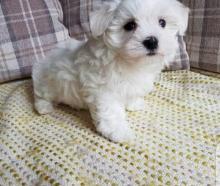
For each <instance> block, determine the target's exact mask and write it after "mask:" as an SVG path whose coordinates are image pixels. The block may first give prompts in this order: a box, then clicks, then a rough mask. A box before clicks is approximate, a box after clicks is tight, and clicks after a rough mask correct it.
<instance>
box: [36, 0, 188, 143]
mask: <svg viewBox="0 0 220 186" xmlns="http://www.w3.org/2000/svg"><path fill="white" fill-rule="evenodd" d="M188 13H189V9H188V8H186V7H185V6H184V5H182V4H181V3H179V2H178V1H176V0H121V1H118V0H115V1H111V3H109V2H107V1H106V2H105V3H104V5H103V6H101V8H100V9H99V10H97V11H95V12H92V13H91V15H90V27H91V31H92V37H91V38H90V39H89V40H88V41H87V42H86V43H85V44H84V43H76V44H75V45H72V44H70V45H69V46H68V45H67V46H65V47H62V48H61V47H60V48H59V49H56V51H54V52H53V53H52V54H51V55H50V56H47V57H46V59H45V60H44V61H43V62H41V63H38V64H35V65H34V67H33V75H32V77H33V84H34V97H35V108H36V110H37V111H38V112H39V113H40V114H47V113H50V112H51V111H52V110H53V105H54V103H65V104H68V105H70V106H71V107H73V108H76V109H89V111H90V113H91V116H92V119H93V121H94V124H95V127H96V129H97V131H98V132H99V133H100V134H102V135H103V136H104V137H106V138H108V139H110V140H112V141H114V142H126V141H128V140H132V139H133V137H134V135H133V132H132V130H131V129H130V127H129V124H128V122H127V120H126V110H129V111H136V110H141V109H143V108H144V105H145V104H144V96H145V95H146V94H147V93H149V92H151V91H152V90H153V88H154V81H155V78H156V77H158V75H159V74H160V72H161V70H162V69H163V68H164V67H165V66H166V65H169V63H170V62H172V60H173V59H174V57H175V54H176V51H177V48H178V41H177V37H178V35H183V34H184V32H185V30H186V28H187V24H188Z"/></svg>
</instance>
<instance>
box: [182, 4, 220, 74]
mask: <svg viewBox="0 0 220 186" xmlns="http://www.w3.org/2000/svg"><path fill="white" fill-rule="evenodd" d="M181 1H182V2H183V3H184V4H185V5H187V6H188V7H190V9H191V15H190V20H189V28H188V31H187V37H186V44H187V49H188V51H189V55H190V62H191V66H192V67H194V68H198V69H203V70H208V71H213V72H218V73H220V1H219V0H181Z"/></svg>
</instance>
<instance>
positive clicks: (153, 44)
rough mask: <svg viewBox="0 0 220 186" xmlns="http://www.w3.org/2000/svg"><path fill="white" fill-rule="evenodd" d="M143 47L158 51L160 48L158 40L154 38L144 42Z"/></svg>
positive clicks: (148, 38)
mask: <svg viewBox="0 0 220 186" xmlns="http://www.w3.org/2000/svg"><path fill="white" fill-rule="evenodd" d="M143 45H144V46H145V48H146V49H148V50H151V51H153V50H156V49H157V48H158V39H157V38H156V37H154V36H150V37H147V38H146V40H144V41H143Z"/></svg>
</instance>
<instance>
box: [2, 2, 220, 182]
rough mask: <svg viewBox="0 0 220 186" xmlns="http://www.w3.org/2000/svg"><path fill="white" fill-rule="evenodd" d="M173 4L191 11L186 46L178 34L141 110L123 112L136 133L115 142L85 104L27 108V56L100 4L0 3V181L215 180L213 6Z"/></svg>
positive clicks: (219, 78) (38, 53) (219, 27)
mask: <svg viewBox="0 0 220 186" xmlns="http://www.w3.org/2000/svg"><path fill="white" fill-rule="evenodd" d="M182 2H183V3H185V4H186V5H187V6H189V7H190V8H191V13H190V20H189V29H188V31H187V33H186V37H185V38H184V39H185V41H186V47H185V43H184V42H183V38H182V37H180V38H179V41H180V42H179V46H180V47H179V48H180V50H179V52H178V53H177V57H176V59H175V61H174V63H173V65H172V66H171V67H170V69H168V71H165V72H163V73H162V75H161V79H160V80H159V81H158V82H157V83H156V90H155V91H154V92H153V93H151V94H149V95H146V97H145V102H146V109H145V110H144V111H140V112H128V113H127V115H128V121H129V122H130V124H131V127H132V130H133V131H134V132H135V135H136V140H135V141H133V142H132V143H129V144H117V143H113V142H111V141H109V140H107V139H105V138H103V137H102V136H100V135H99V134H98V133H97V132H96V131H95V129H94V127H93V125H92V121H91V118H90V115H89V113H88V112H87V111H76V110H74V109H72V108H70V107H68V106H65V105H59V106H57V107H56V109H55V111H54V112H53V113H51V114H49V115H44V116H40V115H38V114H37V113H36V112H35V110H34V108H33V88H32V81H31V79H30V73H31V68H32V65H33V63H36V62H38V61H39V60H41V59H42V58H44V57H45V55H46V54H47V52H49V51H50V50H52V49H53V48H55V47H56V44H57V43H62V42H65V41H66V40H67V39H69V38H70V37H74V38H77V39H85V38H86V37H87V36H88V35H89V33H90V28H89V24H88V23H89V12H90V10H93V9H95V8H98V7H99V6H100V5H101V3H102V1H101V0H96V1H83V0H60V2H59V1H58V0H33V1H23V0H22V1H15V0H1V1H0V82H1V84H0V185H3V186H9V185H10V186H20V185H22V186H23V185H28V186H32V185H54V186H58V185H62V186H69V185H86V186H87V185H88V186H92V185H100V186H104V185H120V186H121V185H131V186H134V185H152V186H153V185H155V186H156V185H161V186H163V185H172V186H176V185H194V186H199V185H217V184H219V182H218V178H219V177H220V165H219V163H220V146H219V142H220V138H219V137H220V132H219V131H220V74H219V73H220V3H219V1H218V0H213V1H208V0H192V1H190V0H182ZM186 48H187V50H188V53H189V58H188V55H187V53H186V50H185V49H186ZM189 65H190V66H191V70H189ZM24 78H25V79H24Z"/></svg>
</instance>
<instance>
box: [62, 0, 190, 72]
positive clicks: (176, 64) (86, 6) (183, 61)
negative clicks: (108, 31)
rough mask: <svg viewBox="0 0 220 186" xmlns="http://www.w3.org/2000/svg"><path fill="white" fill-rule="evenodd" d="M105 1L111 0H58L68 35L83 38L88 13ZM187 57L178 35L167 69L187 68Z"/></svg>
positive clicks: (86, 26)
mask: <svg viewBox="0 0 220 186" xmlns="http://www.w3.org/2000/svg"><path fill="white" fill-rule="evenodd" d="M105 1H113V0H89V1H88V0H74V1H73V0H60V2H61V4H62V7H63V12H64V24H65V26H66V27H67V28H68V30H69V34H70V36H72V37H74V38H77V39H81V40H83V39H85V38H86V37H87V36H89V35H90V33H91V31H90V27H89V14H90V12H91V11H92V10H96V9H98V8H99V7H100V6H101V4H103V2H105ZM189 67H190V65H189V57H188V54H187V51H186V46H185V42H184V40H183V37H179V49H178V51H177V55H176V58H175V60H174V61H173V63H172V65H170V67H169V68H168V69H167V70H180V69H189Z"/></svg>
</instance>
